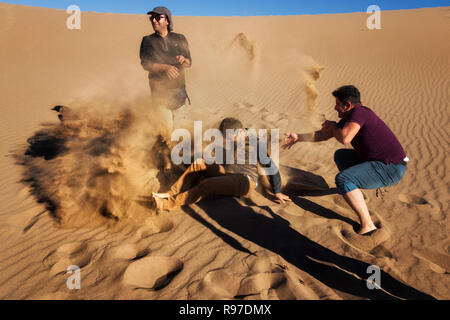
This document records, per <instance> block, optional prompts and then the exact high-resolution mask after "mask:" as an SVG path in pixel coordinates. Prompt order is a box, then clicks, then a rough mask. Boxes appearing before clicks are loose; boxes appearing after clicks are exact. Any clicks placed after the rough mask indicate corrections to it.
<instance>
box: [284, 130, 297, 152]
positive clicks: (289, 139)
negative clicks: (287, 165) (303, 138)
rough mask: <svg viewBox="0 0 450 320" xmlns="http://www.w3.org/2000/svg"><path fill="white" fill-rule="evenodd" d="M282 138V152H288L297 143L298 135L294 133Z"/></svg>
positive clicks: (286, 134)
mask: <svg viewBox="0 0 450 320" xmlns="http://www.w3.org/2000/svg"><path fill="white" fill-rule="evenodd" d="M284 136H285V138H284V145H282V146H281V147H282V148H283V149H284V150H286V149H288V150H289V149H290V148H292V146H293V145H294V144H295V143H296V142H298V134H296V133H292V132H291V133H285V134H284Z"/></svg>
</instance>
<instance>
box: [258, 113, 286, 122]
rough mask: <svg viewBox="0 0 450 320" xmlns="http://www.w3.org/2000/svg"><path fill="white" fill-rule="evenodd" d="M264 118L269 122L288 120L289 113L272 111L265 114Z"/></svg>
mask: <svg viewBox="0 0 450 320" xmlns="http://www.w3.org/2000/svg"><path fill="white" fill-rule="evenodd" d="M262 119H263V120H264V121H267V122H279V121H282V120H288V115H287V114H286V113H271V114H268V115H264V116H263V117H262Z"/></svg>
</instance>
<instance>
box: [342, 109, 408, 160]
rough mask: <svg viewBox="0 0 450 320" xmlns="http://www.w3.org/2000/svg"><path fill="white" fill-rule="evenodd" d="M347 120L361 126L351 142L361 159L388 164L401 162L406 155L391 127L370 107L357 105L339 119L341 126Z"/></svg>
mask: <svg viewBox="0 0 450 320" xmlns="http://www.w3.org/2000/svg"><path fill="white" fill-rule="evenodd" d="M347 122H356V123H357V124H359V125H360V126H361V129H360V130H359V131H358V133H357V134H356V136H355V137H354V138H353V140H352V142H351V143H352V146H353V148H355V150H356V152H357V154H358V156H359V158H360V159H361V161H370V160H377V161H383V162H384V163H386V164H389V163H394V164H399V163H401V162H402V161H403V159H404V158H405V157H406V153H405V151H404V150H403V147H402V145H401V144H400V142H399V141H398V139H397V137H396V136H395V135H394V133H393V132H392V131H391V129H389V127H388V126H387V125H386V124H385V123H384V122H383V120H381V119H380V118H379V117H378V116H377V115H376V114H375V112H373V111H372V110H370V109H369V108H367V107H364V106H362V105H357V106H356V107H355V108H354V109H352V110H351V111H350V112H349V114H348V115H346V116H345V118H343V119H342V120H341V121H339V123H338V126H339V128H341V129H342V128H343V127H344V125H345V123H347Z"/></svg>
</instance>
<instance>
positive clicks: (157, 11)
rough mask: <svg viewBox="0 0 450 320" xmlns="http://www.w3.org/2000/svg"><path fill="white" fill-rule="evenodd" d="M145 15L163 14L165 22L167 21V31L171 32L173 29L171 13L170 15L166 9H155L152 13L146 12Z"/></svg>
mask: <svg viewBox="0 0 450 320" xmlns="http://www.w3.org/2000/svg"><path fill="white" fill-rule="evenodd" d="M147 14H149V15H151V14H163V15H165V16H166V17H167V20H168V21H169V31H172V29H173V23H172V13H170V10H169V9H167V8H166V7H156V8H153V10H152V11H149V12H147Z"/></svg>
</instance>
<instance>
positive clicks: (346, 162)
mask: <svg viewBox="0 0 450 320" xmlns="http://www.w3.org/2000/svg"><path fill="white" fill-rule="evenodd" d="M333 96H334V97H335V98H336V106H335V110H336V111H337V112H338V116H339V118H341V120H340V121H339V122H338V123H336V122H334V121H325V122H324V124H323V125H322V130H320V131H317V132H314V133H309V134H296V133H286V134H285V136H286V138H285V144H284V145H283V148H284V149H286V148H287V149H290V148H291V147H292V146H293V145H294V144H295V143H297V142H300V141H308V142H319V141H326V140H329V139H331V138H333V137H334V138H336V140H338V141H339V142H341V143H342V144H350V143H351V144H352V146H353V148H354V149H339V150H337V151H336V152H335V154H334V160H335V162H336V165H337V167H338V169H339V171H340V172H339V173H338V175H337V176H336V186H337V189H338V192H339V193H340V194H342V195H343V196H344V199H345V200H346V202H347V203H348V204H349V206H350V207H351V208H352V209H353V210H354V211H355V212H356V214H357V215H358V217H359V220H360V222H361V228H360V229H359V231H358V233H359V234H361V235H371V234H373V233H374V232H376V231H377V227H376V226H375V225H374V223H373V221H372V219H371V217H370V214H369V210H368V209H367V205H366V202H365V200H364V196H363V194H362V192H361V190H360V189H378V188H381V187H387V186H392V185H395V184H397V183H398V182H399V181H400V180H401V179H402V177H403V175H404V174H405V171H406V163H407V161H409V159H408V158H407V157H406V153H405V151H404V150H403V147H402V146H401V144H400V142H399V141H398V139H397V138H396V136H395V135H394V133H393V132H392V131H391V130H390V129H389V127H388V126H387V125H386V124H385V123H384V122H383V121H382V120H381V119H380V118H379V117H378V116H377V115H376V114H375V113H374V112H373V111H372V110H371V109H369V108H367V107H365V106H363V105H362V104H361V101H360V92H359V90H358V89H357V88H356V87H354V86H351V85H350V86H343V87H340V88H339V89H337V90H336V91H334V92H333Z"/></svg>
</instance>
